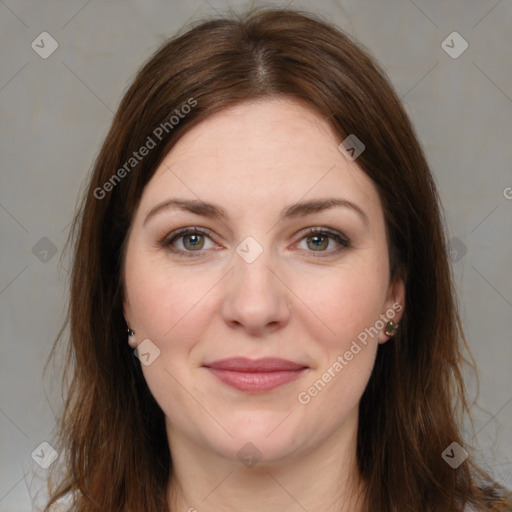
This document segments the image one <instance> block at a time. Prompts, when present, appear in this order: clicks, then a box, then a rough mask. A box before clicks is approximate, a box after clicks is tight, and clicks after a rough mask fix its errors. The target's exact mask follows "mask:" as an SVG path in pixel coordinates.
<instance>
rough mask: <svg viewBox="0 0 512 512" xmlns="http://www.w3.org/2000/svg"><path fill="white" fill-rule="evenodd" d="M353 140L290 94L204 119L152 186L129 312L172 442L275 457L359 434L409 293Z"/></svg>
mask: <svg viewBox="0 0 512 512" xmlns="http://www.w3.org/2000/svg"><path fill="white" fill-rule="evenodd" d="M340 142H341V141H338V140H337V139H336V137H335V136H334V135H333V133H332V131H331V130H330V128H329V125H328V124H327V122H326V121H325V120H324V119H322V117H320V116H319V115H318V114H317V113H316V112H313V111H312V110H310V109H308V108H307V107H304V106H302V105H301V104H300V103H297V102H295V101H293V100H289V99H280V100H275V99H274V100H268V99H267V100H260V101H252V102H246V103H244V104H241V105H238V106H236V107H232V108H229V109H226V110H224V111H222V112H220V113H218V114H216V115H213V116H211V117H210V118H208V119H206V120H205V121H203V122H201V123H200V124H198V125H197V126H195V127H194V128H193V129H191V130H190V131H189V132H188V133H187V134H186V135H185V136H184V137H183V138H182V139H180V141H179V142H178V143H177V144H176V146H175V147H174V148H173V149H172V151H171V152H170V153H169V154H168V155H167V156H166V158H165V160H164V162H163V163H162V165H161V166H160V167H159V168H158V170H157V171H156V173H155V174H154V176H153V178H152V179H151V180H150V182H149V183H148V184H147V186H146V187H145V189H144V193H143V195H142V198H141V201H140V204H139V207H138V209H137V211H136V214H135V216H134V219H133V222H132V226H131V230H130V233H129V240H128V245H127V251H126V260H125V262H126V267H125V284H126V299H125V303H124V309H125V316H126V320H127V323H128V325H129V326H130V327H131V328H132V329H134V330H135V331H136V335H135V336H136V339H137V342H138V343H141V342H143V340H149V341H144V344H143V345H142V346H141V347H140V348H139V357H140V358H141V362H142V363H144V364H142V369H143V372H144V376H145V378H146V380H147V383H148V385H149V388H150V389H151V392H152V393H153V395H154V397H155V399H156V400H157V402H158V404H159V405H160V407H161V408H162V410H163V411H164V413H165V416H166V424H167V432H168V435H169V441H170V444H171V450H172V447H173V445H174V444H175V443H176V442H177V440H178V439H179V440H180V443H182V442H185V443H188V444H189V445H190V446H194V447H196V448H197V449H199V450H201V451H202V452H203V453H204V451H205V450H206V452H209V453H212V452H215V453H216V455H217V456H220V457H223V458H226V459H228V460H233V461H239V462H244V463H247V460H248V459H247V458H246V456H249V458H250V457H252V458H253V459H254V460H256V459H258V458H261V460H260V462H259V463H260V464H261V463H262V462H267V463H268V464H274V463H278V462H282V461H286V460H288V461H290V460H294V458H296V457H297V458H298V457H300V456H303V455H304V454H305V453H307V452H309V451H311V450H314V449H317V448H320V447H321V446H324V447H325V446H326V445H328V443H334V442H337V441H336V440H338V441H339V439H340V436H347V435H348V433H349V432H350V433H351V434H350V435H351V436H352V439H353V433H354V431H355V429H357V411H358V404H359V401H360V398H361V395H362V393H363V391H364V389H365V387H366V385H367V382H368V379H369V377H370V374H371V372H372V368H373V364H374V359H375V355H376V351H377V347H378V344H379V343H383V342H385V341H387V340H388V338H389V337H388V336H386V335H385V334H384V329H383V325H384V322H385V321H386V320H388V319H391V318H393V320H394V321H398V320H399V318H400V315H401V314H400V312H399V310H401V308H402V304H403V299H404V290H403V285H402V283H401V282H400V281H398V282H397V283H396V284H395V285H393V286H391V284H390V282H389V280H390V276H389V268H388V267H389V261H388V247H387V242H386V235H385V223H384V217H383V211H382V207H381V204H380V200H379V197H378V194H377V191H376V188H375V186H374V185H373V183H372V181H371V180H370V179H369V178H368V177H367V176H366V174H365V173H364V172H362V171H361V170H360V169H359V168H358V166H357V160H355V161H350V160H348V159H347V158H346V157H345V156H344V154H342V152H341V151H340V150H339V149H338V145H339V143H340ZM363 142H364V143H366V144H370V143H371V141H363ZM127 179H129V178H127ZM333 200H334V201H338V205H333V204H332V203H331V206H330V207H328V206H329V203H328V201H333ZM172 201H180V203H172ZM310 202H317V203H311V204H310V205H309V207H307V206H304V205H306V204H307V203H310ZM324 202H325V203H324ZM179 204H181V205H182V206H181V207H180V206H179ZM301 205H303V206H301ZM310 228H316V229H318V231H320V233H308V229H310ZM183 230H186V232H184V231H183ZM232 358H237V359H238V358H244V359H243V361H242V362H240V360H237V359H232ZM262 358H273V359H280V360H281V361H273V362H272V361H270V362H269V361H266V362H265V361H263V362H262V361H258V360H260V359H262ZM229 359H232V360H231V361H227V362H226V361H224V363H223V362H222V361H223V360H229ZM247 360H249V361H247ZM282 360H285V362H283V361H282ZM286 361H287V362H286ZM244 362H245V363H247V364H246V365H244V364H243V363H244ZM247 443H251V444H247Z"/></svg>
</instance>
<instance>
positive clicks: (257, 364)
mask: <svg viewBox="0 0 512 512" xmlns="http://www.w3.org/2000/svg"><path fill="white" fill-rule="evenodd" d="M203 366H206V367H207V368H214V369H217V370H230V371H234V372H254V373H256V372H261V373H263V372H278V371H292V370H302V369H304V368H307V367H306V366H305V365H303V364H299V363H294V362H293V361H289V360H288V359H281V358H278V357H264V358H262V359H248V358H246V357H230V358H227V359H219V360H218V361H213V362H211V363H205V364H204V365H203Z"/></svg>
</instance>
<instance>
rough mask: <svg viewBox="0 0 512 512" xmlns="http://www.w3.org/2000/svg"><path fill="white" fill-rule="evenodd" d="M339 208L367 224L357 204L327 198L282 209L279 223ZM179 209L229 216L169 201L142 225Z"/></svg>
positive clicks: (198, 204)
mask: <svg viewBox="0 0 512 512" xmlns="http://www.w3.org/2000/svg"><path fill="white" fill-rule="evenodd" d="M335 207H340V208H348V209H350V210H352V211H353V212H355V213H357V214H358V215H359V216H360V217H361V219H362V220H363V222H364V223H365V225H366V226H368V224H369V219H368V216H367V215H366V213H365V212H364V211H363V210H362V209H361V207H359V206H358V205H357V204H355V203H353V202H352V201H349V200H348V199H342V198H335V197H328V198H322V199H312V200H310V201H303V202H300V203H294V204H291V205H289V206H287V207H286V208H284V209H283V210H282V211H281V213H280V215H279V222H281V221H283V220H289V219H296V218H298V217H305V216H306V215H311V214H314V213H318V212H321V211H324V210H329V209H331V208H335ZM173 208H174V209H179V210H183V211H187V212H190V213H194V214H195V215H201V216H203V217H210V218H218V219H221V220H222V219H228V218H229V216H228V215H227V213H226V212H225V210H224V209H223V208H221V207H220V206H218V205H216V204H213V203H208V202H205V201H201V200H195V199H193V200H192V199H169V200H167V201H164V202H162V203H159V204H157V205H156V206H155V207H153V208H152V209H151V210H150V211H149V213H148V214H147V215H146V218H145V219H144V224H146V222H147V221H148V220H149V219H150V218H151V217H153V216H154V215H156V214H157V213H159V212H161V211H164V210H168V209H173Z"/></svg>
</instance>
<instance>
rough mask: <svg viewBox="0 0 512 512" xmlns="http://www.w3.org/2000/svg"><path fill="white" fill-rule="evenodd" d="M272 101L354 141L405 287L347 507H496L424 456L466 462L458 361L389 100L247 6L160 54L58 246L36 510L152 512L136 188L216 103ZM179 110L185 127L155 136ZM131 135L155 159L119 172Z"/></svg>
mask: <svg viewBox="0 0 512 512" xmlns="http://www.w3.org/2000/svg"><path fill="white" fill-rule="evenodd" d="M277 95H286V96H288V97H292V98H296V99H298V100H300V101H302V102H305V103H306V104H307V105H309V106H311V107H312V108H313V109H315V110H316V111H317V112H319V113H320V114H321V115H322V116H324V117H325V119H326V120H327V121H328V123H329V124H330V126H331V127H332V129H333V131H334V133H336V134H337V136H338V137H339V140H340V142H341V141H342V140H344V139H345V138H346V137H347V136H348V135H349V134H356V135H357V137H358V138H359V139H360V140H361V141H363V143H364V144H365V145H366V149H365V151H364V152H363V153H362V154H361V155H360V156H359V158H358V160H357V163H358V164H359V166H360V167H361V169H362V170H363V171H364V172H365V173H366V174H367V175H368V176H370V177H371V179H372V180H373V182H374V183H375V185H376V187H377V189H378V191H379V194H380V197H381V201H382V205H383V209H384V214H385V220H386V225H387V232H388V245H389V251H390V264H391V276H392V278H396V277H399V276H400V277H402V278H403V279H404V280H405V283H406V300H405V304H406V307H405V312H404V315H403V318H402V321H401V329H400V331H399V333H398V334H397V335H396V336H395V337H394V338H393V340H391V341H390V342H388V343H385V344H383V345H380V346H379V349H378V353H377V359H376V363H375V367H374V370H373V374H372V376H371V378H370V381H369V383H368V386H367V388H366V390H365V392H364V394H363V396H362V399H361V403H360V418H359V419H360V422H359V430H358V444H357V455H358V469H359V471H360V474H361V476H362V478H363V481H364V482H365V487H366V489H365V490H366V493H365V497H364V500H365V501H364V510H366V511H379V512H388V511H389V512H391V511H399V512H405V511H414V512H417V511H418V510H422V511H434V510H435V511H437V512H444V511H446V512H448V511H449V512H454V511H461V510H462V509H463V507H464V504H465V503H473V504H474V506H475V507H476V509H477V510H495V511H497V510H505V508H504V507H505V506H509V507H510V506H512V504H511V503H510V502H509V501H507V500H506V499H505V498H499V497H498V495H499V494H498V491H500V490H501V488H500V487H499V486H498V484H496V483H494V482H493V480H492V478H491V477H490V476H489V474H488V473H486V472H485V471H484V470H482V469H480V468H478V467H477V466H476V465H475V463H474V462H473V460H472V457H471V456H470V457H469V458H468V459H467V460H466V462H464V463H463V464H462V465H460V466H459V467H458V468H457V469H452V467H450V466H449V465H448V464H447V463H446V462H445V461H444V460H443V458H442V457H441V454H442V452H443V451H444V450H445V449H446V448H447V447H448V446H449V445H450V444H451V443H452V442H454V441H456V442H458V443H459V444H460V445H462V446H464V447H465V448H466V449H467V450H468V451H471V450H470V447H468V446H467V442H466V441H465V440H464V439H463V438H462V435H461V432H460V430H459V428H460V427H459V425H460V422H461V421H462V419H463V416H464V415H465V414H467V415H469V414H470V409H469V406H468V402H467V399H466V391H465V386H464V382H463V377H462V363H467V364H469V365H470V366H471V367H473V368H474V366H475V363H474V359H473V357H472V356H471V352H470V350H469V347H468V345H467V342H466V340H465V338H464V334H463V332H462V328H461V322H460V319H459V315H458V311H457V310H458V306H457V301H456V298H455V294H454V288H453V284H452V276H451V270H450V265H449V262H448V258H447V250H446V239H445V233H444V228H443V224H442V215H441V210H440V206H439V200H438V194H437V191H436V186H435V183H434V180H433V177H432V175H431V173H430V171H429V168H428V164H427V162H426V159H425V156H424V154H423V151H422V149H421V147H420V144H419V142H418V140H417V137H416V135H415V133H414V129H413V127H412V126H411V123H410V121H409V119H408V117H407V115H406V113H405V111H404V109H403V107H402V105H401V104H400V101H399V99H398V97H397V96H396V94H395V92H394V91H393V89H392V87H391V85H390V84H389V81H388V79H387V77H386V75H385V73H384V71H383V70H382V69H381V68H380V67H379V66H378V65H377V64H376V63H375V62H374V61H373V60H372V58H371V57H370V56H369V55H368V54H367V53H366V51H365V50H363V49H362V48H361V47H360V46H359V45H358V44H357V43H355V42H354V41H353V40H351V38H350V37H349V36H347V35H345V34H343V33H342V32H340V31H339V30H338V29H336V28H335V27H333V26H331V25H330V24H328V23H326V22H325V21H324V20H322V19H321V18H319V17H318V16H315V15H312V14H311V13H305V12H301V11H296V10H274V9H271V10H269V9H260V10H253V11H252V12H249V13H246V14H244V15H234V16H231V17H229V18H220V19H214V20H209V21H205V22H201V23H200V24H197V25H195V26H193V27H192V28H189V30H187V31H186V32H184V33H182V34H180V35H178V36H176V37H174V38H172V39H170V40H169V41H167V42H166V43H165V44H164V45H163V46H162V47H161V48H160V49H159V50H158V51H157V52H156V53H155V55H154V56H152V58H151V59H150V60H149V61H148V62H147V63H146V64H145V65H144V66H143V68H142V69H141V71H140V72H139V74H138V75H137V77H136V78H135V80H134V82H133V84H132V85H131V87H130V88H129V89H128V91H127V92H126V94H125V96H124V98H123V99H122V102H121V104H120V106H119V109H118V111H117V113H116V115H115V117H114V120H113V122H112V125H111V128H110V131H109V133H108V135H107V137H106V140H105V142H104V144H103V146H102V148H101V151H100V153H99V155H98V157H97V159H96V162H95V166H94V170H93V172H92V176H91V178H90V182H89V185H88V190H87V191H86V194H85V195H84V198H83V202H82V204H81V207H80V209H79V212H78V213H77V215H76V217H75V221H74V224H73V229H72V232H71V235H70V240H73V243H74V262H73V268H72V278H71V297H70V305H69V311H68V318H67V321H66V324H65V326H64V327H63V328H62V330H61V331H60V333H59V336H58V338H57V340H56V343H55V345H54V347H53V349H52V353H51V355H50V359H51V357H52V356H53V355H54V351H55V350H56V347H57V342H58V341H59V340H60V339H62V337H63V332H64V329H65V327H66V325H68V324H69V326H70V343H69V345H68V350H67V353H66V354H67V363H66V368H67V369H66V372H65V373H67V371H71V372H72V379H71V381H70V383H69V386H66V393H67V396H66V401H65V406H64V411H63V415H62V418H61V421H60V423H59V425H58V426H57V427H58V429H59V430H58V441H57V442H58V446H59V447H60V450H64V451H65V453H66V457H65V464H66V468H65V475H64V478H62V479H60V481H59V482H56V483H55V485H54V486H53V487H52V489H51V500H50V502H49V503H48V505H47V507H46V509H45V510H50V505H52V504H53V503H54V502H55V501H56V500H57V499H58V498H59V497H62V496H64V495H65V494H66V493H74V494H75V508H73V510H76V511H80V512H86V511H93V510H94V511H97V510H101V511H102V512H114V511H116V512H118V511H135V512H140V511H149V510H151V511H155V512H156V511H166V510H168V504H167V501H166V487H167V484H168V481H169V476H170V472H171V470H172V464H171V454H170V451H169V445H168V442H167V436H166V430H165V427H164V415H163V412H162V410H161V409H160V408H159V406H158V405H157V403H156V401H155V400H154V398H153V397H152V395H151V393H150V391H149V389H148V386H147V384H146V382H145V379H144V377H143V375H142V371H141V368H140V363H139V361H138V360H137V358H135V357H134V355H133V353H132V350H130V349H129V347H128V344H127V342H126V323H125V321H124V317H123V309H122V301H123V293H124V292H123V271H122V270H123V259H124V243H125V242H126V238H127V233H128V230H129V227H130V224H131V219H132V218H133V215H134V212H135V210H136V208H137V205H138V201H139V199H140V197H141V194H142V191H143V188H144V186H145V185H146V184H147V183H148V181H149V180H150V179H151V177H152V175H153V173H154V172H155V170H156V169H157V167H158V165H159V164H160V162H161V161H162V159H163V158H164V157H165V155H166V154H167V153H168V152H169V151H170V149H171V148H172V147H173V146H174V145H175V144H176V142H177V141H178V140H179V139H180V137H181V136H183V134H184V133H185V132H186V131H188V130H190V128H191V127H192V126H194V125H196V124H197V123H199V122H201V121H202V120H204V119H205V118H206V117H208V116H210V115H211V114H213V113H215V112H218V111H220V110H222V109H224V108H225V107H227V106H228V105H229V106H230V105H234V104H236V103H238V102H243V101H247V100H250V99H255V98H262V97H272V96H277ZM186 104H188V105H190V106H191V108H190V109H187V112H188V113H187V114H186V115H184V116H180V119H179V122H178V123H174V122H171V121H170V117H171V116H172V115H173V114H174V113H175V112H176V110H177V109H178V110H179V109H180V108H181V106H182V105H186ZM180 112H184V110H183V111H181V110H180ZM177 114H178V113H176V115H177ZM158 127H160V128H161V130H160V132H161V133H160V132H157V133H159V134H160V135H161V137H156V135H155V130H156V129H157V128H158ZM162 127H165V129H163V128H162ZM148 137H150V138H151V139H152V141H153V142H155V144H156V147H155V148H154V149H151V150H150V151H149V152H148V153H147V154H146V156H144V157H143V158H142V157H141V158H140V160H139V159H136V161H135V160H133V161H132V160H130V159H131V158H134V157H133V155H134V152H137V151H138V150H139V149H140V148H141V147H142V146H144V145H146V144H148V141H149V139H148ZM157 139H158V140H157ZM127 162H130V164H129V165H128V166H127ZM132 164H133V165H132ZM120 169H124V170H125V171H126V172H124V173H123V172H118V170H120ZM114 175H116V176H117V178H114ZM107 183H110V185H107V186H106V184H107ZM462 348H465V349H466V350H467V352H468V354H469V356H470V361H471V362H470V361H469V360H468V359H467V358H466V357H465V356H464V355H463V351H462Z"/></svg>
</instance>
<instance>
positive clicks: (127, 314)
mask: <svg viewBox="0 0 512 512" xmlns="http://www.w3.org/2000/svg"><path fill="white" fill-rule="evenodd" d="M123 314H124V320H125V322H126V325H127V326H128V327H129V328H130V329H133V330H135V327H134V326H133V315H132V307H131V305H130V301H129V300H128V296H127V293H126V290H124V293H123Z"/></svg>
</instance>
